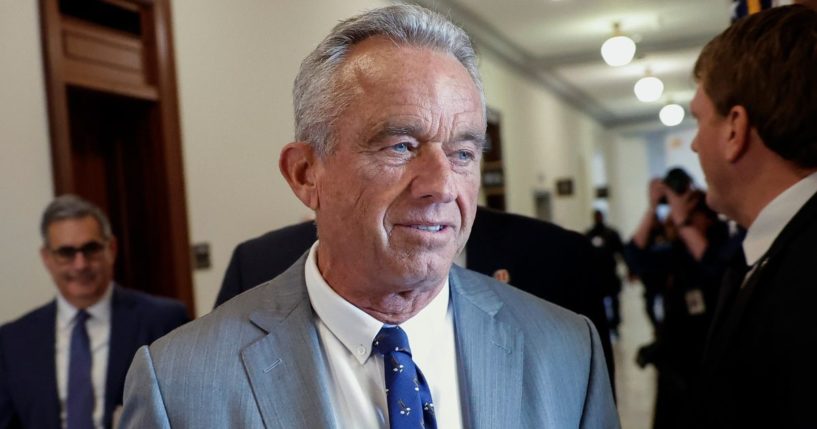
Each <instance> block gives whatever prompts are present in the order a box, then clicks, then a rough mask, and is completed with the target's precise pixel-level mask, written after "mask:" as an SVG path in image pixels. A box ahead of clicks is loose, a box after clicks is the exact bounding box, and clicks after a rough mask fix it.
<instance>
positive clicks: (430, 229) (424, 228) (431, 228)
mask: <svg viewBox="0 0 817 429" xmlns="http://www.w3.org/2000/svg"><path fill="white" fill-rule="evenodd" d="M409 226H410V227H411V228H414V229H419V230H420V231H427V232H440V231H442V230H444V229H446V228H449V227H448V226H446V225H439V224H438V225H409Z"/></svg>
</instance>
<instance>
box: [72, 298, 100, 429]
mask: <svg viewBox="0 0 817 429" xmlns="http://www.w3.org/2000/svg"><path fill="white" fill-rule="evenodd" d="M89 317H90V316H89V315H88V312H86V311H85V310H79V311H78V312H77V316H76V319H75V322H74V329H73V331H71V354H70V360H69V362H68V400H67V401H66V408H67V428H68V429H93V427H94V423H93V414H94V387H93V384H92V383H91V341H90V340H89V339H88V330H87V329H86V328H85V322H86V321H87V320H88V318H89Z"/></svg>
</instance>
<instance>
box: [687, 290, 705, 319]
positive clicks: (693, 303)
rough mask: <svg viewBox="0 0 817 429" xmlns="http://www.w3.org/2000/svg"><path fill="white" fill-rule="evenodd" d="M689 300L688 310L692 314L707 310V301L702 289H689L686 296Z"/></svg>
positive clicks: (695, 314)
mask: <svg viewBox="0 0 817 429" xmlns="http://www.w3.org/2000/svg"><path fill="white" fill-rule="evenodd" d="M684 298H686V302H687V311H688V312H689V314H690V315H692V316H697V315H699V314H703V313H704V312H705V311H706V302H704V294H703V292H701V290H700V289H692V290H688V291H687V293H686V295H685V296H684Z"/></svg>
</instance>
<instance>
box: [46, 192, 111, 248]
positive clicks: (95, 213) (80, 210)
mask: <svg viewBox="0 0 817 429" xmlns="http://www.w3.org/2000/svg"><path fill="white" fill-rule="evenodd" d="M88 216H90V217H92V218H94V219H96V221H97V223H99V226H100V228H101V230H102V237H103V238H104V239H106V240H108V239H110V238H111V235H112V234H111V223H110V222H109V221H108V217H107V216H105V213H104V212H103V211H102V209H100V208H99V207H97V206H96V205H94V204H93V203H91V202H89V201H87V200H84V199H82V198H80V197H78V196H76V195H72V194H65V195H60V196H59V197H57V198H55V199H54V201H52V202H51V204H49V205H48V207H46V208H45V212H43V218H42V221H40V235H42V237H43V243H46V244H48V227H49V226H50V225H51V224H52V223H54V222H58V221H61V220H66V219H82V218H84V217H88Z"/></svg>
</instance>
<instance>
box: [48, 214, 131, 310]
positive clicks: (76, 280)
mask: <svg viewBox="0 0 817 429" xmlns="http://www.w3.org/2000/svg"><path fill="white" fill-rule="evenodd" d="M47 232H48V236H47V241H46V244H45V245H44V246H43V248H42V249H40V256H41V257H42V259H43V263H44V264H45V267H46V268H47V269H48V272H49V273H51V277H52V278H53V279H54V283H56V285H57V289H58V290H59V291H60V294H61V295H62V296H63V297H64V298H65V299H66V300H67V301H68V302H70V303H71V304H72V305H74V306H75V307H77V308H86V307H88V306H90V305H93V304H94V303H96V302H97V301H98V300H99V299H100V298H101V297H102V295H104V294H105V291H106V290H107V287H108V284H109V283H110V282H111V280H112V279H113V264H114V260H115V259H116V242H115V240H114V239H113V238H110V239H108V240H106V239H105V238H104V237H103V234H102V231H101V228H100V225H99V223H98V222H97V221H96V219H94V218H93V217H91V216H86V217H83V218H79V219H65V220H59V221H56V222H54V223H52V224H51V225H49V226H48V231H47ZM77 249H83V251H76V250H77ZM72 253H73V255H72Z"/></svg>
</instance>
